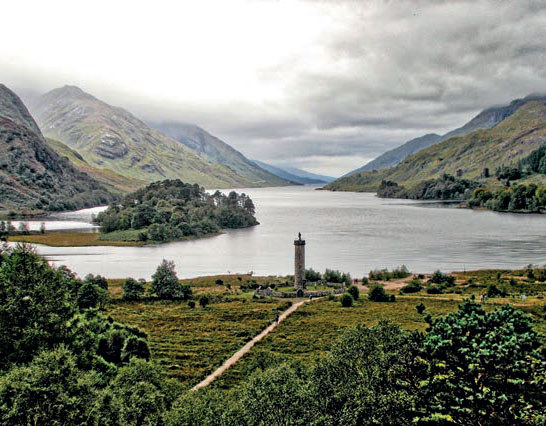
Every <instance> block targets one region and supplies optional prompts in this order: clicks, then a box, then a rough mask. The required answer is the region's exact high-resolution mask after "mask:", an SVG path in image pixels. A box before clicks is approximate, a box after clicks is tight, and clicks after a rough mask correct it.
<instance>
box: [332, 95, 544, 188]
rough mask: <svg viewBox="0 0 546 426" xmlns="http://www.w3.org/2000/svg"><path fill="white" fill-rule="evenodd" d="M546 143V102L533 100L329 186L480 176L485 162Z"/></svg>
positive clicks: (499, 161) (506, 160) (516, 156)
mask: <svg viewBox="0 0 546 426" xmlns="http://www.w3.org/2000/svg"><path fill="white" fill-rule="evenodd" d="M544 143H546V106H545V105H544V103H542V102H538V101H531V102H528V103H526V104H525V105H523V106H522V107H520V108H519V109H518V110H517V111H516V112H515V113H514V114H513V115H512V116H510V117H508V118H506V119H505V120H503V121H502V122H500V123H499V124H498V125H496V126H495V127H493V128H491V129H482V130H477V131H474V132H472V133H470V134H468V135H466V136H463V137H454V138H450V139H448V140H446V141H444V142H441V143H439V144H436V145H433V146H431V147H429V148H427V149H424V150H422V151H420V152H418V153H416V154H413V155H411V156H409V157H407V158H406V159H405V160H404V161H402V162H401V163H400V164H398V165H397V166H395V167H392V168H390V169H384V170H379V171H373V172H362V173H357V174H354V175H351V176H347V177H344V178H341V179H338V180H336V181H334V182H332V183H330V184H329V185H326V186H325V189H329V190H333V191H376V190H377V188H378V187H379V185H380V184H381V181H382V180H390V181H393V182H396V183H398V184H401V185H404V186H405V187H408V188H412V187H414V186H415V185H417V184H418V183H419V182H422V181H424V180H427V179H432V178H438V177H440V176H442V175H443V174H444V173H448V174H451V175H456V176H459V177H464V178H467V179H476V178H479V177H480V176H481V174H482V172H483V170H484V168H489V170H491V171H494V170H495V169H496V168H497V167H499V166H501V165H503V164H504V165H509V164H513V163H515V162H517V161H518V160H520V159H522V158H524V157H526V156H527V155H529V154H530V153H531V152H532V151H534V150H536V149H538V148H539V147H540V146H542V145H543V144H544Z"/></svg>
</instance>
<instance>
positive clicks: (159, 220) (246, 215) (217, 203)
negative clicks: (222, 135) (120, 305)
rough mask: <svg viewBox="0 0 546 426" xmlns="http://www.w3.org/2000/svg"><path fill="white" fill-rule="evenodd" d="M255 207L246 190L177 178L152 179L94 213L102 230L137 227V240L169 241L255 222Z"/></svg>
mask: <svg viewBox="0 0 546 426" xmlns="http://www.w3.org/2000/svg"><path fill="white" fill-rule="evenodd" d="M254 214H255V208H254V204H253V202H252V200H251V199H250V198H249V197H248V196H247V195H246V194H240V195H239V194H237V193H236V192H233V191H232V192H230V193H229V194H228V195H225V194H223V193H221V192H220V191H216V192H215V193H214V194H212V195H210V194H208V193H207V192H206V191H205V189H204V188H202V187H200V186H199V185H191V184H186V183H183V182H182V181H180V180H178V179H177V180H165V181H162V182H155V183H152V184H150V185H148V186H147V187H145V188H142V189H139V190H137V191H135V192H133V193H131V194H129V195H127V196H125V198H124V199H123V201H122V203H121V205H118V204H114V205H111V206H110V207H109V208H108V209H107V210H106V211H104V212H101V213H100V214H99V215H98V216H97V221H98V223H99V225H100V226H101V231H102V232H104V233H111V232H116V231H117V232H119V231H126V230H135V231H138V232H137V234H136V236H137V238H138V240H139V241H147V240H148V239H150V240H153V241H160V242H162V241H170V240H176V239H180V238H183V237H188V236H201V235H206V234H211V233H215V232H218V231H219V230H220V229H222V228H243V227H247V226H253V225H256V224H257V223H258V222H257V221H256V219H255V217H254Z"/></svg>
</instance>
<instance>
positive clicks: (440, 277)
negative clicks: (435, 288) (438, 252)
mask: <svg viewBox="0 0 546 426" xmlns="http://www.w3.org/2000/svg"><path fill="white" fill-rule="evenodd" d="M428 282H429V283H434V284H445V285H446V286H448V287H452V286H454V285H455V277H454V276H452V275H449V274H444V273H442V272H440V271H435V272H434V274H432V276H431V277H430V279H429V280H428Z"/></svg>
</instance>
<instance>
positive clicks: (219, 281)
mask: <svg viewBox="0 0 546 426" xmlns="http://www.w3.org/2000/svg"><path fill="white" fill-rule="evenodd" d="M215 282H216V285H222V284H224V281H222V280H221V279H220V278H218V279H217V280H216V281H215Z"/></svg>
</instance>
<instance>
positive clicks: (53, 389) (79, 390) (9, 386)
mask: <svg viewBox="0 0 546 426" xmlns="http://www.w3.org/2000/svg"><path fill="white" fill-rule="evenodd" d="M98 381H99V378H98V377H97V375H96V373H94V372H83V371H80V370H79V369H78V368H77V366H76V358H75V356H74V355H73V354H72V353H71V352H70V351H69V350H67V349H66V348H65V347H64V346H60V347H59V348H57V349H55V350H53V351H45V352H42V353H40V354H39V355H38V356H37V357H36V358H35V359H34V360H33V361H32V362H31V363H30V364H29V365H28V366H20V367H15V368H13V369H11V370H10V371H9V372H8V373H7V374H5V375H4V376H0V418H1V419H2V420H1V422H2V424H6V425H8V424H14V425H15V424H20V425H23V424H26V425H30V424H55V425H62V424H87V420H88V416H89V413H90V407H92V405H93V401H94V398H95V392H96V389H97V384H98Z"/></svg>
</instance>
